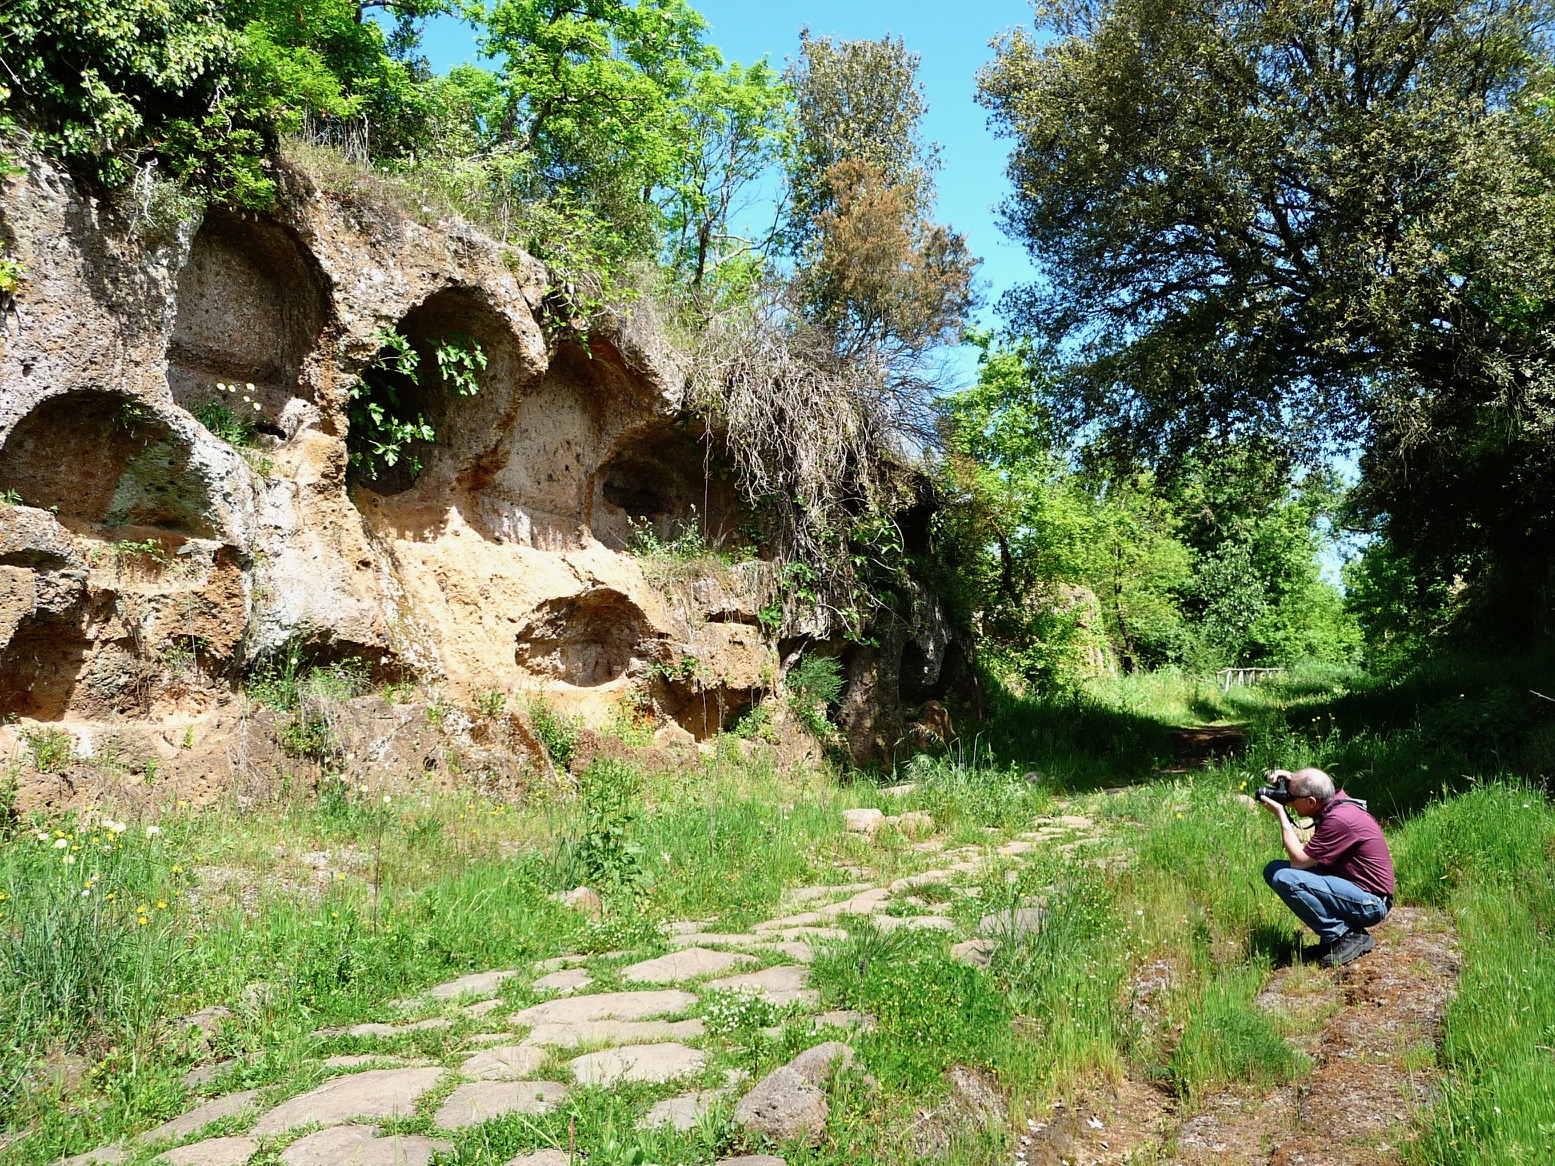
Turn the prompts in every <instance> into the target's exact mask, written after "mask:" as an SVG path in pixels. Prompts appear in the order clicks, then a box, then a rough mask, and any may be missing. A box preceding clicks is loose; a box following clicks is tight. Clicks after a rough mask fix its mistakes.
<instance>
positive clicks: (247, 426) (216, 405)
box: [191, 382, 259, 449]
mask: <svg viewBox="0 0 1555 1166" xmlns="http://www.w3.org/2000/svg"><path fill="white" fill-rule="evenodd" d="M253 388H254V386H253V385H249V386H248V389H249V390H250V392H251V391H252V390H253ZM216 392H217V394H218V395H217V396H213V397H207V398H206V399H205V400H203V401H200V402H198V403H197V404H196V405H195V407H194V408H193V409H192V410H191V412H192V413H193V414H194V419H195V420H196V421H198V422H199V423H200V424H201V425H203V426H205V428H206V429H208V430H210V432H211V435H212V436H213V437H215V438H216V439H217V440H219V441H225V442H226V443H227V444H228V445H230V446H233V447H234V448H236V449H250V448H252V447H253V446H254V445H256V444H257V443H258V441H259V431H258V430H257V429H256V428H255V427H254V422H253V420H252V418H250V417H249V416H246V415H245V414H244V413H243V411H242V410H241V408H240V407H239V406H238V405H237V403H236V402H235V401H234V402H230V403H229V402H228V401H227V400H226V399H224V398H223V397H222V396H220V395H219V394H222V393H231V394H236V393H237V392H238V387H237V386H236V385H227V384H222V383H219V382H218V383H217V385H216ZM243 404H246V405H250V407H251V408H252V409H254V410H255V411H257V409H258V403H257V402H254V401H252V400H251V398H250V397H249V395H248V394H247V393H245V394H243Z"/></svg>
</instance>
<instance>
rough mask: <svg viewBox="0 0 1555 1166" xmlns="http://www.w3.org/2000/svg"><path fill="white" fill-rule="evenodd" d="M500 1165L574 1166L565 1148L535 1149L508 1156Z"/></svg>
mask: <svg viewBox="0 0 1555 1166" xmlns="http://www.w3.org/2000/svg"><path fill="white" fill-rule="evenodd" d="M502 1166H576V1164H575V1163H574V1162H573V1159H572V1158H571V1156H569V1155H568V1153H567V1152H566V1151H565V1150H536V1151H534V1152H533V1153H531V1154H520V1155H519V1156H518V1157H516V1158H509V1159H508V1160H507V1161H506V1162H504V1163H503V1164H502Z"/></svg>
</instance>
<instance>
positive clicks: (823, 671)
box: [783, 654, 842, 742]
mask: <svg viewBox="0 0 1555 1166" xmlns="http://www.w3.org/2000/svg"><path fill="white" fill-rule="evenodd" d="M783 687H784V688H786V689H787V690H788V694H789V708H790V709H791V710H792V711H793V714H794V716H795V717H796V718H797V719H798V721H799V723H800V724H801V725H803V726H804V727H805V728H806V729H808V730H809V731H810V733H811V734H813V735H814V736H815V737H816V738H817V739H818V740H820V741H822V742H830V741H832V740H834V739H835V738H836V735H837V728H836V726H835V725H833V724H832V723H831V721H830V720H829V719H828V717H827V713H828V712H829V711H830V710H831V709H832V708H834V707H835V706H836V704H837V699H838V697H840V696H841V695H842V664H841V662H840V661H839V660H838V659H837V657H835V656H818V655H813V654H812V655H808V656H805V657H804V658H803V659H801V660H800V661H799V663H797V664H795V665H794V666H793V667H792V668H790V669H789V671H788V675H786V676H785V677H783Z"/></svg>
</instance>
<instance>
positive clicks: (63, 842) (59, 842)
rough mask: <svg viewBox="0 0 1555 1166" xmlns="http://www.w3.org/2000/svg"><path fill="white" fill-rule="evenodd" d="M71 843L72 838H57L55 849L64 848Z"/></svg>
mask: <svg viewBox="0 0 1555 1166" xmlns="http://www.w3.org/2000/svg"><path fill="white" fill-rule="evenodd" d="M69 845H70V839H68V838H56V839H55V840H54V849H55V850H64V849H65V848H66V847H67V846H69Z"/></svg>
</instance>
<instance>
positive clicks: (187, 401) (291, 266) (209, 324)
mask: <svg viewBox="0 0 1555 1166" xmlns="http://www.w3.org/2000/svg"><path fill="white" fill-rule="evenodd" d="M327 286H328V285H327V281H326V280H325V278H324V274H323V272H322V271H321V270H320V269H319V266H318V264H317V262H316V261H315V260H314V258H313V256H312V255H311V254H310V253H309V251H308V249H307V248H306V247H305V246H303V244H302V242H301V240H300V239H298V238H297V236H296V234H295V233H294V232H292V231H291V230H289V229H288V228H286V227H283V226H281V225H280V224H279V223H275V222H273V221H271V220H269V219H266V218H262V217H259V216H256V215H236V214H230V213H224V212H221V211H211V212H210V213H208V214H207V215H206V217H205V222H204V223H203V224H202V225H201V227H200V230H199V233H198V234H196V235H195V237H194V245H193V247H192V248H191V249H190V252H189V261H188V263H187V264H185V265H184V269H183V271H182V272H181V273H180V274H179V277H178V316H177V319H176V320H175V322H174V324H173V339H172V342H171V344H170V345H169V346H168V352H167V358H168V369H167V380H168V385H169V386H170V387H171V389H172V391H173V400H174V401H176V402H177V403H178V404H179V405H181V406H182V407H183V408H185V409H188V410H190V411H191V412H192V411H193V410H194V409H195V407H197V406H198V405H200V404H201V403H203V402H205V401H207V400H209V399H211V398H212V397H213V396H214V395H215V392H216V388H215V386H216V384H217V382H225V383H228V384H233V383H236V384H238V385H247V384H249V383H252V384H253V385H254V392H253V394H252V396H253V397H254V399H256V400H257V401H258V402H259V404H260V409H259V411H258V412H256V413H254V414H253V416H252V417H251V418H250V420H253V421H254V422H256V423H257V424H258V425H259V426H260V427H261V428H262V429H264V430H267V431H273V432H275V433H280V432H281V413H282V410H283V409H285V407H286V403H287V402H288V401H289V400H291V399H292V398H293V397H294V396H302V397H305V398H307V399H309V400H311V399H312V397H313V394H312V392H311V391H306V392H305V391H303V390H302V389H301V387H300V384H299V382H300V380H301V377H302V366H303V362H304V361H305V360H306V359H307V356H308V353H309V352H311V351H312V349H313V347H314V345H315V344H317V342H318V338H319V333H320V332H321V331H323V328H324V323H325V320H326V317H327V316H328V312H329V295H328V291H327ZM226 402H227V404H228V405H229V407H232V408H234V409H235V408H236V407H237V406H238V405H241V404H242V401H241V399H240V398H233V397H228V398H226ZM245 408H246V407H245Z"/></svg>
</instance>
